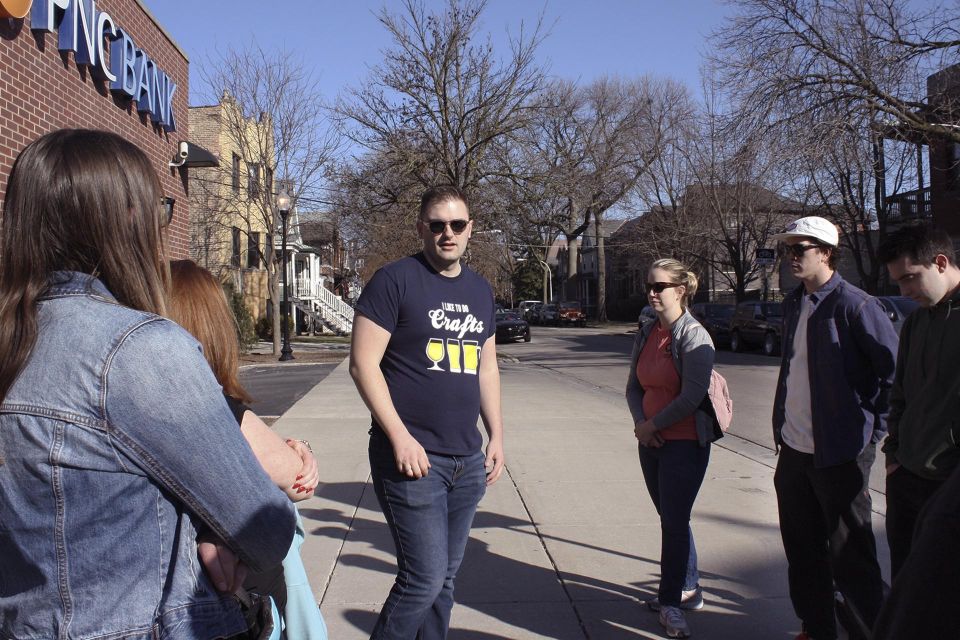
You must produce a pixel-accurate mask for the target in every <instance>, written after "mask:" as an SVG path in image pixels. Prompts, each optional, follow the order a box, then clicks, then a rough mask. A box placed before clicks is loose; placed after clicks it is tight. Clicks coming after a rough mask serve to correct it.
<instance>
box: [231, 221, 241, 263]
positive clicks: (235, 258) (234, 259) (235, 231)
mask: <svg viewBox="0 0 960 640" xmlns="http://www.w3.org/2000/svg"><path fill="white" fill-rule="evenodd" d="M230 236H231V238H230V239H231V245H232V246H231V252H230V266H231V267H239V266H240V228H239V227H233V228H232V229H230Z"/></svg>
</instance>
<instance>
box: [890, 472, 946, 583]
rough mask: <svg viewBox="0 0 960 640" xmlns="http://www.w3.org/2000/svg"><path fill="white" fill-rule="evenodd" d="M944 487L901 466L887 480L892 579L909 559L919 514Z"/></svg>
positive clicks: (937, 481) (941, 482) (940, 482)
mask: <svg viewBox="0 0 960 640" xmlns="http://www.w3.org/2000/svg"><path fill="white" fill-rule="evenodd" d="M942 485H943V481H942V480H928V479H926V478H921V477H920V476H918V475H917V474H915V473H913V472H912V471H910V470H909V469H906V468H904V467H903V466H902V465H901V466H900V467H899V468H898V469H897V470H896V471H894V472H893V473H891V474H890V475H888V476H887V542H889V543H890V571H891V574H892V576H893V578H896V577H897V574H899V573H900V569H901V567H903V563H904V562H906V560H907V556H908V555H910V548H911V546H913V533H914V529H916V526H917V518H918V517H919V516H920V510H921V509H923V507H924V505H925V504H927V501H928V500H929V499H930V496H932V495H933V494H934V493H935V492H936V491H937V489H939V488H940V487H941V486H942Z"/></svg>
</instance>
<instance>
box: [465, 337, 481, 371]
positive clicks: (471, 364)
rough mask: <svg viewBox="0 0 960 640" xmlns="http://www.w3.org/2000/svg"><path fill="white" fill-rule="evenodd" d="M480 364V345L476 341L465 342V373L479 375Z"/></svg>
mask: <svg viewBox="0 0 960 640" xmlns="http://www.w3.org/2000/svg"><path fill="white" fill-rule="evenodd" d="M479 364H480V343H479V342H477V341H476V340H464V341H463V372H464V373H469V374H471V375H477V366H478V365H479Z"/></svg>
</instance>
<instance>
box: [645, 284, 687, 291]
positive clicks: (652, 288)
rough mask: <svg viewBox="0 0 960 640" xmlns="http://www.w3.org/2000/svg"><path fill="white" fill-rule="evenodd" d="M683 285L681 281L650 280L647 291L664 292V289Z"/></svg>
mask: <svg viewBox="0 0 960 640" xmlns="http://www.w3.org/2000/svg"><path fill="white" fill-rule="evenodd" d="M682 286H683V285H682V284H680V283H679V282H648V283H647V293H651V292H653V293H663V290H664V289H673V288H674V287H682Z"/></svg>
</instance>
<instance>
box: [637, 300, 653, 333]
mask: <svg viewBox="0 0 960 640" xmlns="http://www.w3.org/2000/svg"><path fill="white" fill-rule="evenodd" d="M656 319H657V312H656V311H654V310H653V307H651V306H650V305H647V306H645V307H644V308H643V309H640V317H638V318H637V329H638V330H639V329H643V327H644V325H646V324H647V323H648V322H653V321H654V320H656Z"/></svg>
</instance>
